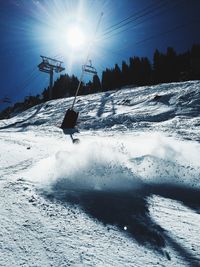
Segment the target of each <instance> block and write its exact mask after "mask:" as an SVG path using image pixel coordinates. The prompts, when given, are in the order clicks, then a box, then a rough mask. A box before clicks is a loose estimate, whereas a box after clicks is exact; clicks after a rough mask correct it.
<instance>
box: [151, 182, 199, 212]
mask: <svg viewBox="0 0 200 267" xmlns="http://www.w3.org/2000/svg"><path fill="white" fill-rule="evenodd" d="M148 191H149V194H155V195H159V196H162V197H165V198H170V199H174V200H177V201H180V202H182V203H183V204H184V205H185V206H187V207H189V208H191V209H193V210H194V211H196V212H197V213H199V212H200V190H198V189H195V188H189V187H185V186H181V185H176V184H161V185H155V184H152V185H149V186H148Z"/></svg>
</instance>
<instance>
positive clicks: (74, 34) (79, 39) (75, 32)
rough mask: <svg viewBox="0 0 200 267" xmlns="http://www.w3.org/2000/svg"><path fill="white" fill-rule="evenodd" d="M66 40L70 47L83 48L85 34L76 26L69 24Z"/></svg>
mask: <svg viewBox="0 0 200 267" xmlns="http://www.w3.org/2000/svg"><path fill="white" fill-rule="evenodd" d="M66 41H67V44H68V45H69V46H70V48H72V49H83V48H84V46H85V44H86V35H85V34H84V32H83V30H82V29H81V28H79V27H78V26H70V27H69V29H68V30H67V35H66Z"/></svg>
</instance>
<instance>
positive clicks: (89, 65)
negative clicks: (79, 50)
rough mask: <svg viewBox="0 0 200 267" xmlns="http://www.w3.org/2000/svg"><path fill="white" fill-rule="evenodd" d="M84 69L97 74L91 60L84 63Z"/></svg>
mask: <svg viewBox="0 0 200 267" xmlns="http://www.w3.org/2000/svg"><path fill="white" fill-rule="evenodd" d="M82 70H83V71H84V72H87V73H89V74H93V75H97V70H96V69H95V67H93V66H92V61H91V60H89V64H86V65H83V66H82Z"/></svg>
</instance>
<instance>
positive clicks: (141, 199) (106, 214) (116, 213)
mask: <svg viewBox="0 0 200 267" xmlns="http://www.w3.org/2000/svg"><path fill="white" fill-rule="evenodd" d="M153 194H156V195H160V196H163V197H166V198H171V199H175V200H178V201H181V202H182V203H183V204H184V205H186V206H188V207H192V208H193V209H195V210H198V208H199V207H200V201H199V191H198V190H194V189H187V188H184V187H179V186H174V185H159V186H157V185H150V186H144V187H143V188H141V189H138V190H130V191H119V192H116V191H115V192H113V191H95V190H90V191H89V190H88V191H86V190H85V191H84V190H81V189H80V190H75V189H69V187H68V186H67V185H66V183H65V180H64V179H63V180H60V181H57V182H56V183H55V184H53V185H52V190H51V193H48V192H43V195H44V196H45V197H47V198H48V199H50V200H51V201H55V200H58V201H59V202H60V203H62V204H63V205H65V204H66V203H70V204H72V205H79V206H80V208H81V209H83V210H84V211H85V212H86V213H87V214H88V215H89V216H91V217H92V218H94V219H95V220H98V221H99V222H101V223H103V224H104V225H105V226H107V228H108V230H109V227H110V226H112V225H113V226H116V227H117V228H118V229H119V230H121V231H123V232H124V234H126V235H127V236H128V237H130V238H133V239H134V240H136V241H137V242H138V243H139V244H140V245H143V246H145V247H147V248H149V249H153V250H156V251H157V252H159V253H161V254H162V255H164V256H165V257H167V259H168V260H170V255H169V254H168V253H167V252H166V251H165V246H166V244H168V245H170V246H171V247H173V249H174V250H175V251H176V252H177V253H178V254H179V255H180V256H181V257H182V258H183V259H184V260H185V261H186V262H187V263H188V266H198V265H196V259H194V261H193V260H191V259H192V258H194V256H193V255H192V254H191V253H190V252H189V251H187V250H186V249H185V248H183V247H182V246H181V245H180V244H178V243H177V242H176V241H175V240H173V239H172V237H170V235H169V234H168V233H166V232H165V230H164V229H163V228H162V227H160V225H159V224H157V223H156V222H155V221H154V220H153V219H152V218H151V216H150V212H149V204H148V197H150V196H151V195H153Z"/></svg>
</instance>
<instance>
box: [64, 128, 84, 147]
mask: <svg viewBox="0 0 200 267" xmlns="http://www.w3.org/2000/svg"><path fill="white" fill-rule="evenodd" d="M62 130H63V133H64V134H65V135H69V136H70V138H71V140H72V143H73V144H78V143H80V139H79V138H75V137H74V134H75V133H79V130H78V129H76V128H71V129H62Z"/></svg>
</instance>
